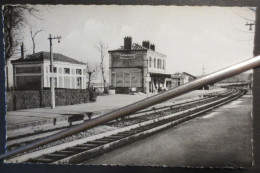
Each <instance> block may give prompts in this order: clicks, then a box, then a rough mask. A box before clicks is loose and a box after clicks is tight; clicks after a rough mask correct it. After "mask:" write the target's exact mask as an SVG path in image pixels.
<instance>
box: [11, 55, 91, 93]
mask: <svg viewBox="0 0 260 173" xmlns="http://www.w3.org/2000/svg"><path fill="white" fill-rule="evenodd" d="M11 63H12V65H13V80H14V88H15V89H17V90H34V89H43V88H49V87H50V77H51V76H53V77H54V85H55V87H56V88H67V89H86V64H85V63H82V62H79V61H77V60H75V59H72V58H69V57H67V56H64V55H62V54H57V53H54V54H53V74H51V73H50V53H49V52H38V53H35V54H32V55H29V56H27V57H26V58H19V59H17V60H14V61H12V62H11Z"/></svg>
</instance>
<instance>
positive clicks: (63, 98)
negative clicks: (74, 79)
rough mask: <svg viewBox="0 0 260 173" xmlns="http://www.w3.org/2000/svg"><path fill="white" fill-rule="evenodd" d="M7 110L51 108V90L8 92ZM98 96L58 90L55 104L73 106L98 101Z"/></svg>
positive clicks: (87, 92)
mask: <svg viewBox="0 0 260 173" xmlns="http://www.w3.org/2000/svg"><path fill="white" fill-rule="evenodd" d="M6 97H7V98H6V99H7V110H8V111H13V110H19V109H30V108H40V107H50V106H51V102H50V100H51V92H50V90H40V91H38V90H29V91H12V92H7V94H6ZM96 97H97V96H96V94H95V93H94V92H92V91H91V92H89V91H88V90H81V89H56V90H55V104H56V105H57V106H62V105H73V104H81V103H88V102H90V101H96Z"/></svg>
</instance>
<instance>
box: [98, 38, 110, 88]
mask: <svg viewBox="0 0 260 173" xmlns="http://www.w3.org/2000/svg"><path fill="white" fill-rule="evenodd" d="M95 47H96V49H97V50H98V51H99V53H100V70H101V77H102V79H103V86H104V92H105V88H106V78H105V65H104V58H105V56H106V53H107V49H108V46H107V45H106V44H105V43H103V42H101V41H100V42H99V43H98V45H96V46H95Z"/></svg>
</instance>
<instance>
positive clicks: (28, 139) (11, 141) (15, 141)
mask: <svg viewBox="0 0 260 173" xmlns="http://www.w3.org/2000/svg"><path fill="white" fill-rule="evenodd" d="M232 92H233V90H232V89H229V90H226V91H224V92H219V93H212V94H208V95H204V97H205V98H200V99H196V100H192V101H188V102H184V103H179V104H171V105H167V106H157V107H150V108H147V109H145V110H141V111H138V112H136V113H134V114H131V115H128V116H126V117H125V118H124V119H121V120H114V121H111V122H109V123H107V125H108V126H111V125H114V124H119V123H121V122H126V121H128V122H130V121H132V120H134V121H138V122H142V121H145V120H146V119H147V118H148V117H149V115H154V114H158V113H161V112H165V111H170V110H171V112H179V111H182V110H183V109H187V108H189V107H191V106H193V105H194V104H203V103H205V102H208V101H211V100H214V99H216V98H219V97H225V96H227V95H229V94H230V93H232ZM143 117H145V118H146V119H143ZM151 118H152V117H151ZM142 119H143V120H142ZM132 123H134V122H132ZM69 127H71V126H69V125H68V126H65V127H64V126H63V127H56V128H53V129H49V130H45V131H39V132H34V133H28V134H23V135H19V136H17V137H11V138H8V140H7V150H8V151H11V150H14V149H16V148H18V147H22V146H25V145H27V144H29V143H32V142H34V141H36V140H38V139H41V138H43V137H46V136H49V135H52V134H55V133H57V132H59V131H61V130H64V129H67V128H69Z"/></svg>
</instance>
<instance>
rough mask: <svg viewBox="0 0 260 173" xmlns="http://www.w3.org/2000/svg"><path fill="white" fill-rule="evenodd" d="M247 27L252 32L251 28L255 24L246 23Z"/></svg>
mask: <svg viewBox="0 0 260 173" xmlns="http://www.w3.org/2000/svg"><path fill="white" fill-rule="evenodd" d="M246 25H247V26H249V31H252V29H253V28H252V26H253V25H255V23H248V22H247V23H246Z"/></svg>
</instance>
